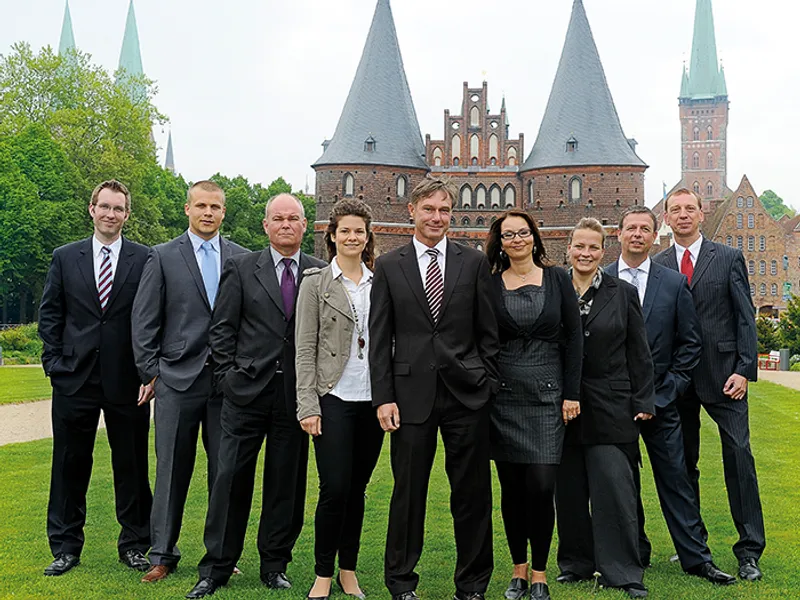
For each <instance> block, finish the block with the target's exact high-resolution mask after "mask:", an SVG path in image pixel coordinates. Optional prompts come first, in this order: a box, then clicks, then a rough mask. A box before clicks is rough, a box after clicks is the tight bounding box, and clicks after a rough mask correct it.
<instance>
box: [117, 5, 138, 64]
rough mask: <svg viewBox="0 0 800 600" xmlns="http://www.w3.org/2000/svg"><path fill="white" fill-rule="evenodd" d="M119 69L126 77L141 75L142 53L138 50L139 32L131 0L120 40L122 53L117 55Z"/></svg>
mask: <svg viewBox="0 0 800 600" xmlns="http://www.w3.org/2000/svg"><path fill="white" fill-rule="evenodd" d="M119 68H120V69H125V72H126V73H127V74H128V75H142V74H143V73H144V69H143V68H142V53H141V52H140V50H139V30H138V29H137V27H136V13H135V12H134V10H133V0H131V3H130V6H128V19H127V20H126V21H125V36H124V37H123V38H122V51H121V52H120V53H119Z"/></svg>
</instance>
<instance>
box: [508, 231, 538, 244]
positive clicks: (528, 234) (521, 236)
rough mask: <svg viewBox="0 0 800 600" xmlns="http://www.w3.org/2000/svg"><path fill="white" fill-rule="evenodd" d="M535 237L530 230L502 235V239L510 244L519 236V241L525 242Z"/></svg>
mask: <svg viewBox="0 0 800 600" xmlns="http://www.w3.org/2000/svg"><path fill="white" fill-rule="evenodd" d="M532 235H533V232H532V231H531V230H530V229H520V230H519V231H504V232H503V233H501V234H500V237H501V238H503V239H504V240H506V241H507V242H510V241H511V240H513V239H514V238H515V237H517V236H519V239H521V240H524V239H527V238H529V237H531V236H532Z"/></svg>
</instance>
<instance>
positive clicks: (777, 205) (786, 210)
mask: <svg viewBox="0 0 800 600" xmlns="http://www.w3.org/2000/svg"><path fill="white" fill-rule="evenodd" d="M758 199H759V200H761V204H763V205H764V208H765V209H766V210H767V212H768V213H769V214H771V215H772V216H773V218H775V219H780V218H781V217H783V216H784V215H786V216H788V217H793V216H794V215H795V211H794V210H793V209H791V208H790V207H788V206H786V204H784V202H783V198H781V197H780V196H778V194H776V193H775V192H773V191H772V190H765V191H764V193H763V194H761V195H760V196H759V197H758Z"/></svg>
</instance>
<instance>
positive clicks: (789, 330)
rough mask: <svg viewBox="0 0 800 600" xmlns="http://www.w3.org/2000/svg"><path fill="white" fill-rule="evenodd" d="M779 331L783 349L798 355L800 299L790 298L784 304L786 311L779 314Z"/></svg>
mask: <svg viewBox="0 0 800 600" xmlns="http://www.w3.org/2000/svg"><path fill="white" fill-rule="evenodd" d="M779 329H780V334H781V341H782V342H783V347H784V348H788V349H789V354H790V355H793V354H800V297H798V296H795V295H794V294H792V296H791V297H790V298H789V302H787V303H786V310H785V311H784V312H783V313H782V314H781V318H780V322H779Z"/></svg>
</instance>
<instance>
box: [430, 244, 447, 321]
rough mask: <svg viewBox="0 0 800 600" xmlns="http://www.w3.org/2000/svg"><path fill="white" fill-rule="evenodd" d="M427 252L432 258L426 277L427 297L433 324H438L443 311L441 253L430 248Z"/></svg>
mask: <svg viewBox="0 0 800 600" xmlns="http://www.w3.org/2000/svg"><path fill="white" fill-rule="evenodd" d="M425 252H426V254H428V256H430V262H429V263H428V272H427V273H426V275H425V295H426V296H427V297H428V306H429V307H430V309H431V316H432V317H433V322H434V323H436V322H437V321H438V320H439V311H440V310H441V309H442V297H443V296H444V279H443V278H442V270H441V269H440V268H439V251H438V250H437V249H436V248H429V249H428V250H426V251H425Z"/></svg>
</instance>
